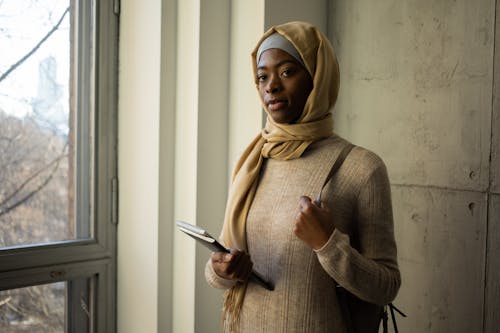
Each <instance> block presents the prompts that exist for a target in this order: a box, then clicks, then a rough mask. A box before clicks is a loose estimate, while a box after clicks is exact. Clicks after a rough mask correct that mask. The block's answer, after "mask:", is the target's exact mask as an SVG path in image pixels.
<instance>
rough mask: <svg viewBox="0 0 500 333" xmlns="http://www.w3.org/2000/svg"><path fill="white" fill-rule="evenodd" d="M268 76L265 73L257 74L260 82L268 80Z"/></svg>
mask: <svg viewBox="0 0 500 333" xmlns="http://www.w3.org/2000/svg"><path fill="white" fill-rule="evenodd" d="M266 78H267V76H266V75H264V74H260V75H257V81H258V82H264V81H265V80H266Z"/></svg>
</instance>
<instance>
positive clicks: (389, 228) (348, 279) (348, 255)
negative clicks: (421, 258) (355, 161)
mask: <svg viewBox="0 0 500 333" xmlns="http://www.w3.org/2000/svg"><path fill="white" fill-rule="evenodd" d="M355 207H356V209H355V211H356V212H355V213H354V215H353V222H352V223H357V225H356V226H355V227H354V228H353V230H354V232H355V234H356V236H355V237H356V239H357V242H356V243H357V244H356V248H354V246H353V244H352V242H351V238H350V236H349V235H348V234H346V233H343V232H341V231H340V230H338V229H335V231H334V232H333V233H332V235H331V236H330V239H329V240H328V242H327V243H326V244H325V245H324V246H323V247H322V248H321V249H319V250H317V251H316V254H317V256H318V260H319V262H320V264H321V265H322V267H323V268H324V269H325V271H326V272H327V273H328V274H329V275H330V276H331V277H332V278H333V279H334V280H335V281H336V282H337V283H338V284H340V285H341V286H343V287H344V288H345V289H347V290H348V291H350V292H351V293H353V294H354V295H356V296H357V297H359V298H361V299H363V300H365V301H368V302H371V303H375V304H380V305H384V304H388V303H390V302H391V301H392V300H393V299H394V298H395V297H396V295H397V292H398V290H399V287H400V285H401V277H400V272H399V268H398V264H397V249H396V242H395V239H394V226H393V217H392V203H391V190H390V184H389V179H388V176H387V170H386V168H385V165H384V164H383V163H382V164H380V165H379V166H378V167H377V168H376V169H375V170H373V172H372V173H371V175H370V176H369V177H368V179H367V181H366V183H365V184H364V185H362V186H361V188H360V191H359V194H358V197H357V202H356V204H355ZM353 237H354V236H353Z"/></svg>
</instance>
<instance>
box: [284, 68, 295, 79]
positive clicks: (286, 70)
mask: <svg viewBox="0 0 500 333" xmlns="http://www.w3.org/2000/svg"><path fill="white" fill-rule="evenodd" d="M294 72H295V70H294V69H293V68H287V69H285V70H283V72H281V76H283V77H288V76H291V75H293V73H294Z"/></svg>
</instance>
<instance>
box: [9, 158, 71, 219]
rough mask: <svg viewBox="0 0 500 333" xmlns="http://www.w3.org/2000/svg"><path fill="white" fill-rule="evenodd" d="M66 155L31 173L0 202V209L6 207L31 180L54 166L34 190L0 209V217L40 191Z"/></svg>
mask: <svg viewBox="0 0 500 333" xmlns="http://www.w3.org/2000/svg"><path fill="white" fill-rule="evenodd" d="M66 156H67V155H66V154H64V155H61V156H58V157H57V158H56V159H54V160H53V161H51V162H50V163H48V164H47V165H45V166H44V167H43V168H41V169H39V170H37V171H36V172H35V173H33V174H32V175H31V176H30V177H28V178H27V179H26V180H25V181H24V182H23V183H22V184H21V185H20V186H19V187H18V188H17V189H16V190H15V191H14V192H13V193H11V194H10V195H8V196H7V197H6V198H5V199H4V200H3V201H2V202H0V207H1V206H3V205H6V204H7V202H8V201H9V200H10V199H12V198H13V197H14V196H15V195H16V194H17V193H19V192H20V191H21V190H22V189H23V188H24V187H25V186H26V185H27V184H28V183H29V182H30V181H31V180H33V179H34V178H35V177H37V176H38V175H39V174H40V173H42V172H43V171H44V170H46V169H48V168H49V167H50V166H51V165H53V164H55V165H54V167H53V168H52V171H51V172H50V174H49V175H48V176H47V178H46V179H45V180H44V181H43V182H42V183H41V184H40V185H39V186H37V187H36V188H35V189H34V190H32V191H31V192H29V193H28V194H26V195H24V196H23V197H22V198H21V199H19V200H18V201H17V202H15V203H14V204H12V205H10V206H6V207H5V208H0V216H2V215H5V214H7V213H8V212H10V211H11V210H14V209H15V208H17V207H18V206H20V205H22V204H23V203H25V202H26V201H28V200H29V199H30V198H31V197H33V196H34V195H35V194H36V193H38V192H39V191H41V190H42V189H43V188H44V187H45V186H46V185H47V184H48V183H49V182H50V180H51V179H52V177H53V176H54V174H55V172H56V171H57V169H58V168H59V163H60V162H61V160H62V159H63V158H64V157H66Z"/></svg>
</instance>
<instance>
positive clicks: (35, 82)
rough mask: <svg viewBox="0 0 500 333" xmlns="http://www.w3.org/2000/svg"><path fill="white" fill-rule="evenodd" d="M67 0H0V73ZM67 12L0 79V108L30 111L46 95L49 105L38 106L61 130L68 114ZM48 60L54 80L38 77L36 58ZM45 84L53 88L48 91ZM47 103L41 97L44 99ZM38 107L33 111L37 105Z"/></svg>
mask: <svg viewBox="0 0 500 333" xmlns="http://www.w3.org/2000/svg"><path fill="white" fill-rule="evenodd" d="M69 2H70V1H69V0H0V76H1V75H2V74H3V73H5V72H6V71H7V70H8V68H10V67H11V66H12V65H13V64H14V63H16V62H17V61H18V60H19V59H21V58H22V57H23V56H24V55H25V54H27V53H28V52H29V51H30V50H31V49H33V47H34V46H35V45H36V44H37V43H38V42H39V41H40V40H41V39H42V38H43V37H44V36H45V35H46V34H47V33H48V32H49V31H50V30H51V29H52V27H54V26H55V25H56V24H57V22H58V21H59V19H60V17H61V15H62V14H63V13H64V11H65V10H66V8H67V7H68V6H69ZM69 31H70V30H69V15H66V16H65V18H64V20H63V22H62V23H61V25H60V26H59V29H58V30H57V31H56V32H55V33H54V34H52V35H51V37H50V38H49V39H47V40H46V42H45V43H44V44H43V45H42V46H41V47H40V48H39V49H38V50H37V51H36V52H35V53H34V54H33V55H32V56H31V57H30V58H28V60H26V61H25V62H24V63H23V64H22V65H20V66H19V67H18V68H17V69H15V70H14V71H13V72H12V73H11V74H10V75H9V76H8V77H7V78H6V79H5V80H3V81H0V110H3V112H5V113H7V114H9V115H11V116H15V117H19V118H23V117H27V116H33V112H34V108H33V105H35V104H36V105H44V103H43V101H41V100H40V99H41V98H42V99H43V98H45V99H48V100H50V105H53V106H54V107H45V108H40V109H41V110H42V111H43V115H41V116H42V117H45V118H46V119H47V120H48V121H50V122H53V123H54V124H55V125H56V126H57V127H58V129H59V130H60V131H62V132H67V128H68V114H69V89H68V87H69V84H68V81H69V56H70V47H69V46H70V45H69ZM41 63H45V64H46V66H45V68H47V64H51V68H52V71H53V72H55V73H54V74H55V81H56V84H55V85H53V86H49V87H48V86H47V85H45V86H44V87H45V89H41V86H43V82H40V75H39V70H40V64H41ZM48 89H55V90H57V91H54V93H52V94H51V93H50V91H48ZM45 105H47V103H45ZM40 109H39V111H40Z"/></svg>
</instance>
